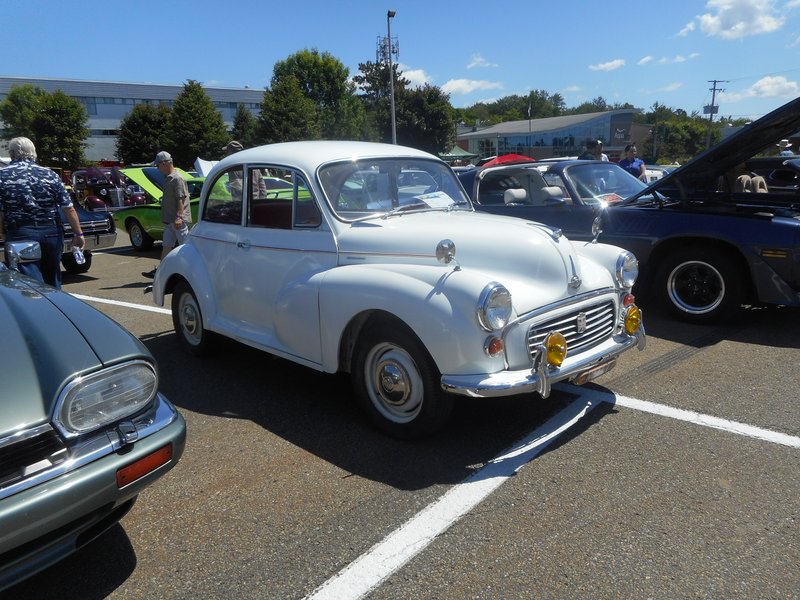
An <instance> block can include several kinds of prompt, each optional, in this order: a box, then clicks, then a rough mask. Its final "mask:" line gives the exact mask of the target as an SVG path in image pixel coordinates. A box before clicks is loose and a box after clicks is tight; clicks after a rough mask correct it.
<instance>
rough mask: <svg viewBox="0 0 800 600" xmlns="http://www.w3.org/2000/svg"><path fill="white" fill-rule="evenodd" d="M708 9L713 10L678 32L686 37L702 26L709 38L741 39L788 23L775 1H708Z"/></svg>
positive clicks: (696, 18)
mask: <svg viewBox="0 0 800 600" xmlns="http://www.w3.org/2000/svg"><path fill="white" fill-rule="evenodd" d="M790 6H791V5H790ZM706 9H707V10H708V11H709V12H707V13H704V14H702V15H697V16H696V17H695V18H694V19H693V20H692V21H691V22H690V23H688V24H687V25H686V26H685V27H684V28H683V29H681V30H680V32H679V33H678V35H679V36H682V37H683V36H686V35H688V34H689V33H690V32H692V31H694V30H695V29H696V28H697V27H699V28H700V30H701V31H702V32H703V33H705V34H706V35H707V36H709V37H719V38H722V39H724V40H738V39H741V38H744V37H748V36H753V35H761V34H765V33H772V32H773V31H776V30H778V29H780V28H781V27H782V26H783V24H784V23H785V22H786V18H785V17H784V16H782V15H781V14H779V12H778V10H777V9H776V6H775V0H708V2H706Z"/></svg>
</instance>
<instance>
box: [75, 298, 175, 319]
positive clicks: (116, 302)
mask: <svg viewBox="0 0 800 600" xmlns="http://www.w3.org/2000/svg"><path fill="white" fill-rule="evenodd" d="M72 295H73V296H75V297H76V298H78V299H80V300H83V301H84V302H97V303H99V304H113V305H114V306H124V307H125V308H135V309H137V310H146V311H148V312H155V313H161V314H162V315H171V314H172V311H171V310H170V309H168V308H161V307H160V306H147V305H146V304H136V303H134V302H122V301H121V300H109V299H107V298H97V297H95V296H84V295H83V294H72Z"/></svg>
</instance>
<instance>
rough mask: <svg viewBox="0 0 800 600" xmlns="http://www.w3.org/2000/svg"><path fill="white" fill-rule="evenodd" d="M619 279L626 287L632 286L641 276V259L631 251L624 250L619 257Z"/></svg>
mask: <svg viewBox="0 0 800 600" xmlns="http://www.w3.org/2000/svg"><path fill="white" fill-rule="evenodd" d="M616 274H617V281H618V282H619V284H620V285H621V286H622V287H624V288H629V289H630V288H632V287H633V284H634V283H636V278H637V277H638V276H639V261H638V260H636V257H635V256H634V255H633V254H631V253H630V252H623V253H622V254H620V255H619V257H618V258H617V273H616Z"/></svg>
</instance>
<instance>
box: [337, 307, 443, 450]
mask: <svg viewBox="0 0 800 600" xmlns="http://www.w3.org/2000/svg"><path fill="white" fill-rule="evenodd" d="M352 379H353V387H354V389H355V392H356V395H357V397H358V400H359V403H360V405H361V407H362V408H363V409H364V410H365V411H366V412H367V414H368V415H369V417H370V419H371V420H372V422H373V423H374V424H375V425H377V426H378V428H380V429H381V430H383V431H384V432H386V433H388V434H389V435H392V436H394V437H398V438H404V439H412V438H417V437H420V436H423V435H426V434H429V433H432V432H434V431H436V430H437V429H438V428H439V427H441V426H442V424H444V422H445V421H446V420H447V418H448V417H449V416H450V413H451V412H452V408H453V398H452V396H450V395H449V394H446V393H445V392H444V391H443V390H442V389H441V386H440V384H439V380H440V374H439V371H438V369H437V368H436V365H435V364H434V362H433V360H432V359H431V357H430V355H429V354H428V352H427V351H426V350H425V348H424V347H423V346H422V344H421V343H420V342H419V340H418V339H417V337H416V336H415V335H414V334H413V333H411V332H409V331H408V330H407V329H405V328H404V327H403V326H402V325H399V324H395V323H388V322H383V323H377V324H374V325H368V326H367V328H366V329H365V331H364V332H363V333H362V335H361V338H360V339H359V341H358V344H357V347H356V352H355V355H354V361H353V370H352Z"/></svg>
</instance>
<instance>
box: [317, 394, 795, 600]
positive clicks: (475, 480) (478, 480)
mask: <svg viewBox="0 0 800 600" xmlns="http://www.w3.org/2000/svg"><path fill="white" fill-rule="evenodd" d="M558 389H563V390H565V391H569V392H573V393H578V394H580V397H579V398H578V399H577V400H575V401H574V402H573V403H572V404H570V405H569V406H568V407H567V408H565V409H564V410H563V411H561V412H560V413H558V414H557V415H555V416H554V417H552V418H551V419H550V420H548V421H547V422H546V423H544V424H543V425H541V426H540V427H538V428H537V429H536V430H535V431H533V432H532V433H531V434H530V435H528V436H527V437H526V438H524V439H523V440H520V441H519V442H518V443H516V444H514V445H513V446H511V447H510V448H507V449H506V450H505V451H504V452H503V453H502V454H500V455H499V456H498V457H496V458H495V459H493V460H492V461H491V462H489V463H487V464H486V466H484V467H483V468H482V469H480V470H479V471H478V472H476V473H474V474H473V475H471V476H470V477H468V478H467V479H465V480H464V481H463V482H461V483H460V484H458V485H456V486H454V487H453V488H451V489H450V491H448V492H447V493H446V494H444V495H443V496H442V497H441V498H439V500H437V501H436V502H434V503H433V504H431V505H430V506H428V507H427V508H425V509H424V510H423V511H422V512H420V513H418V514H417V515H416V516H415V517H413V518H412V519H411V520H409V521H407V522H406V523H404V524H403V525H401V526H400V527H399V528H398V529H396V530H395V531H394V532H392V533H391V534H389V536H388V537H386V538H384V540H383V541H381V542H379V543H378V544H376V545H375V546H373V547H372V548H371V549H370V550H369V551H367V552H366V553H364V554H362V555H361V556H360V557H359V558H358V559H356V561H355V562H353V563H351V564H350V565H348V566H347V567H345V568H344V569H342V570H341V571H339V573H338V574H336V575H335V576H333V577H332V578H330V579H329V580H328V581H326V582H325V583H324V584H322V585H321V586H320V587H318V588H317V589H316V590H314V592H312V594H311V595H310V596H307V597H306V598H307V600H324V599H329V598H330V599H332V600H351V599H352V600H355V599H356V598H362V597H364V596H366V595H367V594H368V593H369V592H370V591H372V590H373V589H375V588H376V587H377V586H378V585H380V583H381V582H382V581H383V580H384V579H386V578H387V577H389V576H390V575H391V574H392V573H394V572H395V571H397V570H398V569H400V568H401V567H402V566H403V565H404V564H406V563H407V562H408V561H409V560H411V559H412V558H413V557H414V556H415V555H417V554H418V553H420V552H422V550H424V549H425V548H426V547H427V546H428V545H429V544H430V543H431V542H432V541H433V540H434V539H435V538H436V537H437V536H439V535H441V534H442V533H444V532H445V531H446V530H447V529H448V528H449V527H450V526H451V525H453V524H454V523H455V522H456V521H457V520H459V519H460V518H461V517H462V516H464V515H465V514H466V513H467V512H469V511H470V510H471V509H472V508H474V507H475V506H477V505H478V504H479V503H480V502H482V501H483V500H484V499H485V498H486V497H487V496H488V495H489V494H491V493H492V492H493V491H494V490H496V489H497V488H498V487H500V486H501V485H502V484H503V483H504V482H505V481H506V480H507V479H508V478H509V477H511V476H513V475H514V473H516V472H517V471H518V470H519V469H521V468H522V467H523V466H524V465H525V464H526V463H528V462H530V461H531V460H533V459H534V458H535V457H536V455H537V454H539V453H540V452H541V451H542V450H543V449H544V448H545V447H547V445H548V444H550V443H551V442H552V441H553V440H554V439H556V438H557V437H558V436H559V435H561V434H562V433H563V432H564V431H566V430H567V429H569V428H570V427H571V426H572V425H574V424H575V423H577V422H578V421H579V420H580V419H581V418H582V417H583V416H585V415H586V414H587V413H588V412H589V411H590V410H592V409H593V408H596V407H597V406H599V405H600V404H601V403H602V402H608V403H610V404H619V405H620V406H625V407H627V408H632V409H635V410H640V411H644V412H648V413H652V414H657V415H662V416H666V417H670V418H672V419H677V420H680V421H685V422H688V423H695V424H697V425H702V426H704V427H712V428H714V429H721V430H723V431H728V432H731V433H736V434H738V435H744V436H747V437H752V438H756V439H760V440H765V441H768V442H772V443H775V444H781V445H784V446H790V447H792V448H800V438H798V437H795V436H791V435H786V434H782V433H778V432H775V431H769V430H767V429H761V428H759V427H752V426H750V425H745V424H743V423H737V422H735V421H728V420H726V419H719V418H717V417H712V416H710V415H704V414H701V413H697V412H693V411H688V410H682V409H677V408H672V407H669V406H664V405H661V404H655V403H653V402H646V401H644V400H637V399H636V398H628V397H626V396H616V395H614V394H612V393H604V392H600V391H598V390H593V389H590V388H581V387H577V386H572V385H559V386H558Z"/></svg>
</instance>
